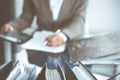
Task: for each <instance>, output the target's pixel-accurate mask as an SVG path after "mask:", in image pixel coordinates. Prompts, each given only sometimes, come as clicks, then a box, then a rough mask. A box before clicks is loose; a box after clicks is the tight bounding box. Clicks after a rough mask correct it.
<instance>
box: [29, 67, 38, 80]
mask: <svg viewBox="0 0 120 80" xmlns="http://www.w3.org/2000/svg"><path fill="white" fill-rule="evenodd" d="M35 74H36V66H34V67H33V69H32V70H31V72H30V74H29V77H28V79H27V80H34V79H35V77H36V75H35Z"/></svg>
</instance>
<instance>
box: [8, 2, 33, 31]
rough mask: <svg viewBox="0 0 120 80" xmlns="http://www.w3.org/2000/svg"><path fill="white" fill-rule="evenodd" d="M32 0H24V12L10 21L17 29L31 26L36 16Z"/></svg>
mask: <svg viewBox="0 0 120 80" xmlns="http://www.w3.org/2000/svg"><path fill="white" fill-rule="evenodd" d="M31 1H32V0H24V6H23V12H22V14H21V16H20V17H19V18H17V19H16V20H13V21H11V22H9V23H8V24H9V25H11V26H12V27H13V28H14V29H15V30H19V31H21V30H23V29H25V28H27V27H30V25H31V23H32V21H33V18H34V6H33V4H32V2H31Z"/></svg>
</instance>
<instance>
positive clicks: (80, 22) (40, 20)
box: [9, 0, 88, 52]
mask: <svg viewBox="0 0 120 80" xmlns="http://www.w3.org/2000/svg"><path fill="white" fill-rule="evenodd" d="M87 4H88V0H64V2H63V4H62V7H61V10H60V14H59V17H58V20H57V21H53V19H52V13H51V11H50V6H49V0H24V7H23V12H22V14H21V16H20V17H19V18H17V19H16V20H14V21H11V22H10V23H9V24H10V25H12V26H13V27H14V29H16V30H19V31H21V30H23V29H25V28H27V27H29V26H31V23H32V21H33V18H34V17H35V16H36V17H37V24H38V30H43V29H45V30H50V31H56V30H57V29H61V30H62V32H63V33H65V34H66V35H67V36H68V37H69V39H70V40H72V39H74V38H76V37H78V36H79V37H80V36H81V35H83V34H84V24H85V15H86V9H87ZM79 37H78V38H79ZM69 52H70V51H69Z"/></svg>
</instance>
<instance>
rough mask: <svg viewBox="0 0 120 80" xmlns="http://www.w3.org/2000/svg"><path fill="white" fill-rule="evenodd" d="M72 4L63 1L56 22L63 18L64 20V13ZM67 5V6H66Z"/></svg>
mask: <svg viewBox="0 0 120 80" xmlns="http://www.w3.org/2000/svg"><path fill="white" fill-rule="evenodd" d="M73 2H74V0H64V1H63V4H62V7H61V10H60V13H59V18H58V21H60V20H62V19H63V18H65V15H64V14H65V13H66V11H67V10H68V9H69V8H70V6H71V4H72V3H73ZM68 4H69V5H68Z"/></svg>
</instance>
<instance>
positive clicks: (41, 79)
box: [36, 63, 47, 80]
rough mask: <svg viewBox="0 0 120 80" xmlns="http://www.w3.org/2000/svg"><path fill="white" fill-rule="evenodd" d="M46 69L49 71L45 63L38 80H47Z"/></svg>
mask: <svg viewBox="0 0 120 80" xmlns="http://www.w3.org/2000/svg"><path fill="white" fill-rule="evenodd" d="M46 69H47V64H46V63H45V64H44V65H43V68H42V70H41V71H40V73H39V75H38V76H37V78H36V80H46Z"/></svg>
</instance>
